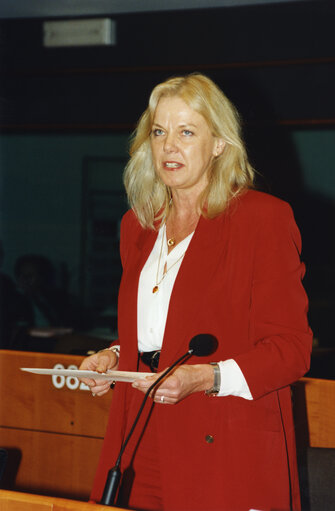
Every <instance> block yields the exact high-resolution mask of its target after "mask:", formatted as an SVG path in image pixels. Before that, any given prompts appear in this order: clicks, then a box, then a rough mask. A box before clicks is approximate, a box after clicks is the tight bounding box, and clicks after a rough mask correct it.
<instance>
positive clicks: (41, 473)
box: [0, 350, 112, 500]
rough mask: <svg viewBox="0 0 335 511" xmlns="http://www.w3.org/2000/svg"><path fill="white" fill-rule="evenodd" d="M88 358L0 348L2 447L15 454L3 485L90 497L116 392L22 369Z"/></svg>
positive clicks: (67, 364)
mask: <svg viewBox="0 0 335 511" xmlns="http://www.w3.org/2000/svg"><path fill="white" fill-rule="evenodd" d="M82 359H83V357H81V356H73V355H60V354H46V353H31V352H21V351H6V350H0V446H1V447H5V448H6V449H7V450H8V453H9V457H8V464H7V467H6V472H5V477H4V480H3V481H2V484H1V487H2V488H6V489H15V490H22V491H27V492H31V493H40V494H46V495H54V496H61V497H68V498H74V499H82V500H87V499H88V496H89V492H90V489H91V486H92V482H93V477H94V473H95V469H96V465H97V462H98V458H99V453H100V449H101V445H102V440H103V436H104V433H105V429H106V424H107V418H108V411H109V405H110V401H111V397H112V391H111V392H109V393H108V394H107V395H105V396H103V397H102V398H94V397H92V395H91V392H89V391H88V390H83V389H82V388H80V386H79V382H78V380H76V379H74V378H71V379H70V380H68V381H66V380H65V378H62V377H57V379H56V380H52V378H51V377H49V376H40V375H34V374H29V373H25V372H23V371H20V369H19V368H20V367H50V368H52V367H54V366H55V365H56V364H62V365H63V366H64V367H65V368H68V367H69V366H70V365H75V366H77V367H78V366H79V365H80V363H81V361H82ZM55 385H56V386H55ZM17 469H18V470H17ZM16 472H17V475H16V480H15V483H14V478H15V473H16Z"/></svg>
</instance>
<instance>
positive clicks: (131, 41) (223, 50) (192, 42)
mask: <svg viewBox="0 0 335 511" xmlns="http://www.w3.org/2000/svg"><path fill="white" fill-rule="evenodd" d="M334 15H335V8H334V4H333V2H323V1H322V0H321V1H320V0H318V1H309V2H292V3H290V2H287V3H280V4H276V3H275V4H272V3H271V4H262V5H254V6H249V7H248V6H241V7H225V8H215V9H201V10H185V11H182V10H179V11H167V12H146V13H133V14H129V13H128V14H118V15H114V16H112V18H113V19H114V20H115V21H116V23H117V44H116V46H114V47H86V48H56V49H55V48H53V49H50V48H49V49H47V48H44V47H43V45H42V22H43V21H44V19H43V20H42V19H36V18H35V19H2V20H0V59H1V69H0V74H1V83H0V88H1V90H0V108H1V112H0V126H1V128H2V135H1V138H0V143H1V149H2V152H1V163H2V167H1V178H0V184H1V181H2V189H1V196H2V206H1V212H2V225H1V224H0V227H1V228H2V234H1V238H2V239H3V244H4V251H5V260H4V269H5V270H6V272H7V273H12V268H13V264H14V262H15V259H16V257H17V256H19V255H21V254H22V253H24V252H38V251H39V252H40V253H43V254H44V255H46V256H47V257H49V258H50V259H51V260H52V262H53V263H54V264H55V266H56V267H57V268H58V269H59V268H60V266H61V265H62V264H63V268H64V265H65V266H66V267H67V271H68V276H67V280H66V279H65V280H66V284H64V279H63V285H67V286H68V288H69V289H70V291H71V292H73V293H75V294H77V295H78V297H80V296H83V291H85V283H84V284H83V275H84V273H85V272H84V273H83V264H84V263H85V261H84V260H85V257H84V255H83V250H84V249H83V222H84V223H85V222H87V211H86V209H87V208H88V205H87V201H86V202H85V193H86V191H85V180H84V177H83V176H85V172H87V162H88V161H90V162H92V161H93V162H95V163H93V171H94V168H97V165H98V163H97V162H99V161H102V160H103V161H104V162H105V163H106V165H107V168H108V165H109V163H108V162H110V165H111V168H112V167H113V172H114V173H117V174H118V178H117V179H116V181H115V180H114V181H115V182H117V183H118V184H117V185H115V183H114V184H113V185H111V187H110V188H111V190H113V193H115V191H116V190H118V193H120V194H122V192H121V185H120V181H121V179H120V175H121V169H122V165H116V166H115V160H118V161H121V160H122V159H126V156H127V138H128V136H129V134H130V132H131V130H132V129H133V127H134V125H135V123H136V120H137V119H138V117H139V115H140V114H141V112H142V111H143V110H144V108H145V106H146V102H147V99H148V96H149V93H150V90H151V89H152V87H153V86H154V85H155V84H156V83H158V82H159V81H161V80H164V79H165V78H167V77H169V76H171V75H175V74H185V73H187V72H193V71H200V72H204V73H205V74H207V75H209V76H210V77H211V78H212V79H214V80H215V81H216V82H217V83H218V84H219V85H220V86H221V87H222V89H223V90H224V91H225V92H226V94H227V95H228V96H229V97H230V99H232V101H233V102H234V103H235V104H236V106H237V108H238V109H239V111H240V112H241V114H242V118H243V120H244V133H245V139H246V143H247V146H248V149H249V153H250V156H251V159H252V162H253V164H254V166H255V167H256V169H257V170H258V171H259V174H260V175H259V179H258V181H259V183H258V184H259V187H260V188H262V189H264V190H266V191H268V192H270V193H273V194H275V195H278V196H280V197H282V198H284V199H285V200H288V201H289V202H290V203H291V204H292V206H293V208H294V211H295V214H296V218H297V222H298V225H299V227H300V229H301V231H302V235H303V247H304V248H303V259H304V261H305V262H306V265H307V277H306V279H305V285H306V288H307V290H308V293H309V296H310V300H311V307H310V319H311V323H312V327H313V329H314V332H315V338H316V344H317V343H318V344H319V351H318V352H319V353H320V352H321V351H322V350H324V352H325V351H326V350H331V349H334V336H333V332H334V327H335V325H334V317H335V314H334V313H335V306H334V304H335V299H334V284H335V277H334V275H335V253H334V234H335V229H334V224H335V214H334V200H335V177H334V172H335V149H334V143H335V130H334V125H335V94H334V90H335V73H334V70H335V51H334V50H335V40H334V33H335V31H334V19H335V16H334ZM113 162H114V163H113ZM85 169H86V170H85ZM101 172H105V171H101ZM86 177H87V176H86ZM86 184H87V183H86ZM107 188H108V187H107ZM86 198H87V197H86ZM84 241H85V240H84ZM83 261H84V263H83ZM86 270H87V268H86ZM106 271H107V267H106ZM114 286H116V284H114ZM114 295H115V293H114V294H113V296H114ZM113 300H114V298H113ZM105 305H106V304H105ZM114 306H115V303H114V302H113V303H111V307H112V308H113V307H114ZM316 352H317V350H316V351H315V353H316ZM327 353H328V351H327ZM315 360H316V359H315ZM316 365H317V361H316V362H315V367H316ZM322 367H323V368H324V374H326V372H327V374H329V370H328V368H326V366H325V365H321V369H322Z"/></svg>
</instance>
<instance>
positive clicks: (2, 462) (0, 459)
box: [0, 448, 8, 481]
mask: <svg viewBox="0 0 335 511" xmlns="http://www.w3.org/2000/svg"><path fill="white" fill-rule="evenodd" d="M7 457H8V453H7V451H6V449H3V448H0V481H1V479H2V476H3V473H4V471H5V467H6V463H7Z"/></svg>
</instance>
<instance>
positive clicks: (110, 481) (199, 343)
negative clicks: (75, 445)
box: [100, 334, 219, 506]
mask: <svg viewBox="0 0 335 511" xmlns="http://www.w3.org/2000/svg"><path fill="white" fill-rule="evenodd" d="M218 344H219V343H218V340H217V338H216V337H214V335H211V334H198V335H195V336H194V337H192V339H191V341H190V343H189V346H188V347H189V350H188V351H187V353H184V355H182V356H181V357H180V358H178V360H176V361H175V362H174V363H173V364H172V365H171V366H170V367H168V368H167V369H166V370H165V371H164V372H163V373H162V374H161V375H160V376H159V377H158V378H157V380H155V381H154V383H153V384H152V385H150V387H149V388H148V390H147V391H146V393H145V395H144V398H143V401H142V404H141V406H140V408H139V410H138V412H137V415H136V417H135V420H134V422H133V425H132V427H131V428H130V431H129V433H128V436H127V438H126V439H125V441H124V442H123V444H122V446H121V449H120V452H119V456H118V458H117V460H116V463H115V465H114V467H113V468H111V469H110V470H109V472H108V476H107V480H106V484H105V488H104V491H103V495H102V499H101V501H100V504H103V505H104V506H113V505H114V500H115V497H116V492H117V489H118V487H119V483H120V479H121V470H120V464H121V458H122V454H123V453H124V450H125V448H126V446H127V444H128V442H129V440H130V438H131V436H132V434H133V432H134V429H135V427H136V424H137V422H138V419H139V418H140V416H141V413H142V411H143V408H144V405H145V403H146V401H147V399H148V397H149V395H150V392H151V391H152V390H153V389H154V388H155V387H157V385H158V384H159V383H160V382H161V381H162V380H163V379H164V378H165V377H166V376H167V375H168V374H169V373H170V372H171V371H172V370H173V369H174V368H175V367H176V366H177V365H178V364H180V363H181V362H184V361H185V360H188V359H189V358H190V357H192V355H195V356H196V357H206V356H208V355H211V354H212V353H214V352H215V351H216V349H217V347H218Z"/></svg>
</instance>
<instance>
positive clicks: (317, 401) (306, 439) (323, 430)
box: [293, 378, 335, 448]
mask: <svg viewBox="0 0 335 511" xmlns="http://www.w3.org/2000/svg"><path fill="white" fill-rule="evenodd" d="M293 403H294V415H295V425H296V436H297V444H298V447H299V446H303V445H308V446H309V447H332V448H334V447H335V380H321V379H318V378H301V379H300V380H299V381H298V382H296V383H295V384H294V386H293Z"/></svg>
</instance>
